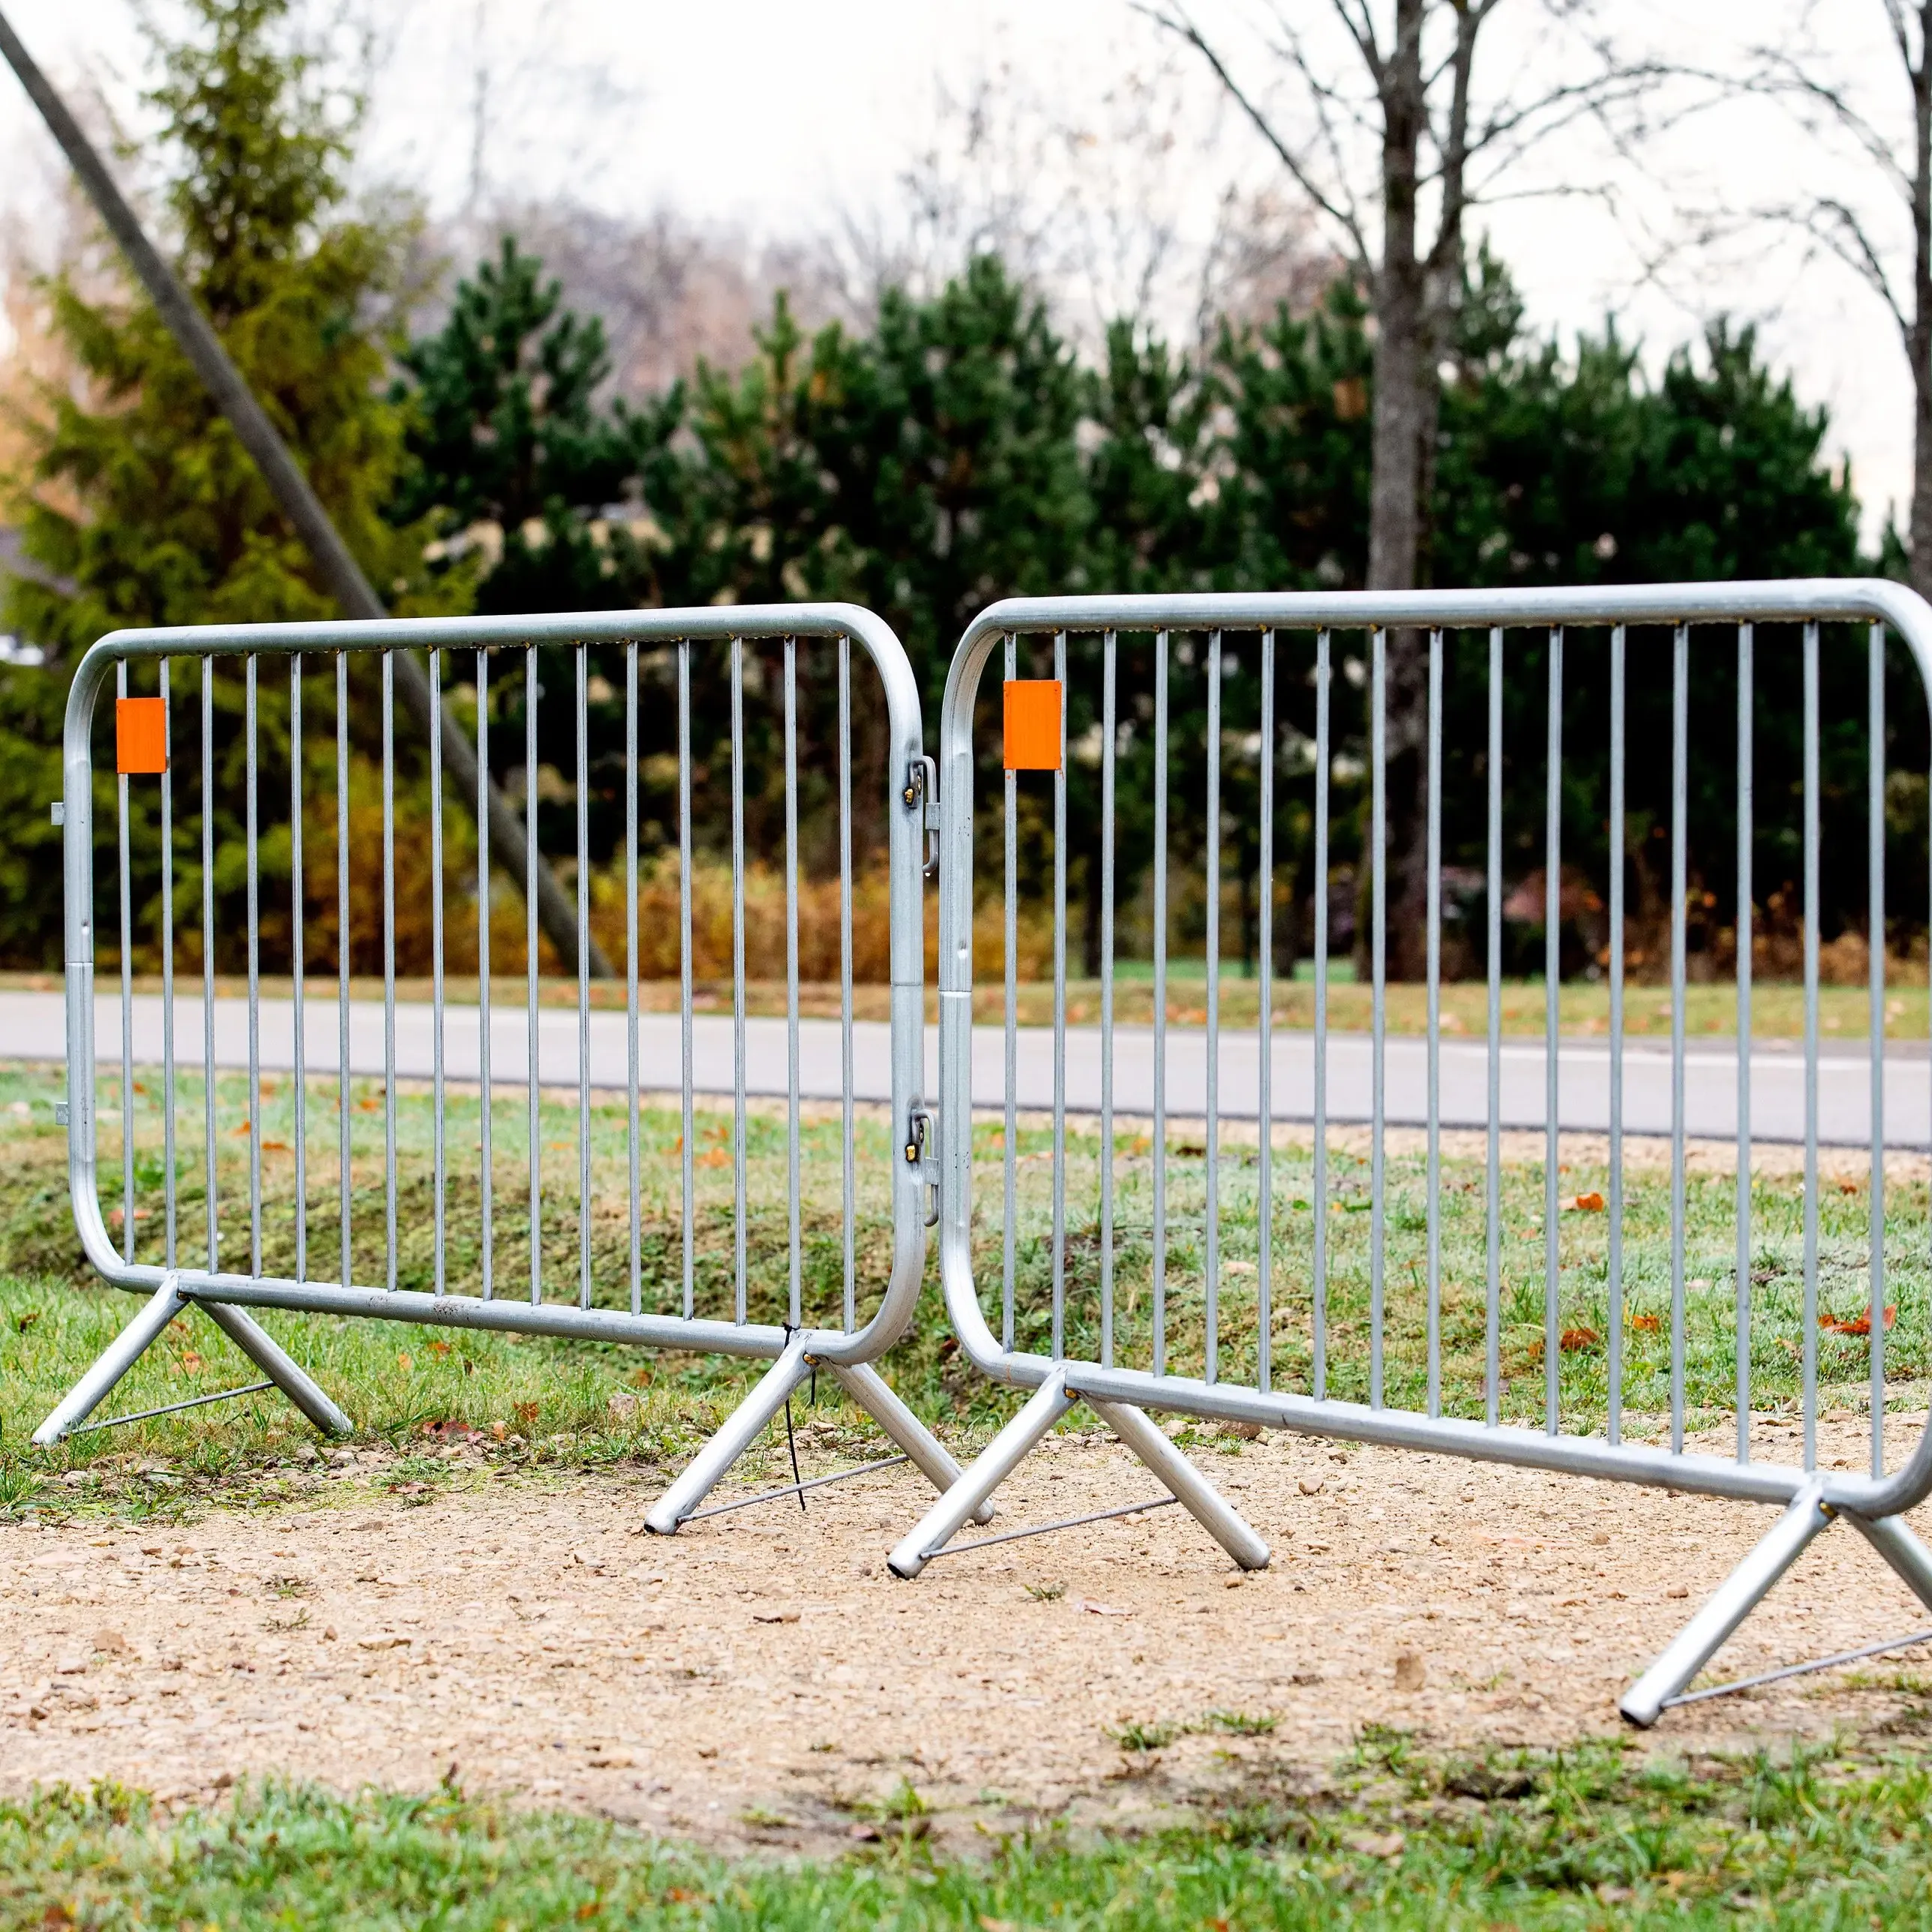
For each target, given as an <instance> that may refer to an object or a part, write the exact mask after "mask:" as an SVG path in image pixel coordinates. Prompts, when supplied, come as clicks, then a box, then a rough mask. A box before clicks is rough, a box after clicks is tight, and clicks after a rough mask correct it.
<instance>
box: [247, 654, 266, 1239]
mask: <svg viewBox="0 0 1932 1932" xmlns="http://www.w3.org/2000/svg"><path fill="white" fill-rule="evenodd" d="M242 682H243V688H244V693H245V695H244V697H243V700H242V703H243V710H244V714H245V715H244V718H243V724H242V733H243V741H244V742H243V746H242V759H243V763H244V768H245V769H244V776H245V791H246V794H247V796H246V802H245V811H246V812H247V814H248V817H247V821H246V823H247V832H246V839H247V844H246V849H245V857H246V860H247V865H248V1268H249V1272H250V1273H251V1274H260V1273H261V1272H262V940H261V932H262V886H261V841H260V829H261V827H260V743H259V724H260V718H259V714H258V712H257V698H258V693H257V658H255V656H254V654H253V653H252V652H251V654H250V655H248V657H247V658H244V659H243V660H242Z"/></svg>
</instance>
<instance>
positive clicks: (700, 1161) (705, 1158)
mask: <svg viewBox="0 0 1932 1932" xmlns="http://www.w3.org/2000/svg"><path fill="white" fill-rule="evenodd" d="M697 1165H698V1166H700V1167H729V1166H730V1165H731V1156H730V1153H729V1151H727V1149H725V1148H711V1149H710V1150H709V1152H707V1153H704V1154H700V1155H699V1156H698V1157H697Z"/></svg>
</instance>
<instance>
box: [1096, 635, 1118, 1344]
mask: <svg viewBox="0 0 1932 1932" xmlns="http://www.w3.org/2000/svg"><path fill="white" fill-rule="evenodd" d="M1100 649H1101V656H1102V663H1101V672H1100V686H1101V690H1100V1365H1101V1367H1103V1368H1109V1369H1111V1368H1112V1367H1113V1366H1114V733H1115V725H1114V704H1115V686H1114V679H1115V654H1116V651H1117V649H1118V643H1117V639H1116V636H1115V633H1114V632H1113V631H1108V632H1107V633H1106V636H1105V637H1103V639H1102V640H1101V646H1100Z"/></svg>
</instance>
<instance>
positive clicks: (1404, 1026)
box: [0, 947, 1926, 1057]
mask: <svg viewBox="0 0 1932 1932" xmlns="http://www.w3.org/2000/svg"><path fill="white" fill-rule="evenodd" d="M931 951H932V949H931V947H929V948H928V967H927V971H928V973H929V974H930V973H931V971H932V965H931ZM1069 972H1070V976H1071V977H1069V979H1068V980H1067V1019H1068V1020H1069V1021H1070V1022H1071V1023H1072V1024H1073V1025H1076V1026H1097V1025H1099V1024H1100V983H1099V982H1098V981H1097V980H1088V979H1083V978H1081V977H1079V972H1078V966H1077V962H1070V965H1069ZM1892 972H1893V975H1894V983H1893V984H1892V985H1891V987H1890V989H1889V990H1888V993H1887V995H1886V998H1885V1037H1887V1038H1888V1039H1889V1040H1923V1039H1924V1038H1925V1037H1926V1032H1925V1016H1926V989H1925V988H1924V986H1923V985H1921V984H1920V983H1919V980H1918V972H1917V971H1916V969H1914V968H1911V967H1909V966H1905V967H1901V966H1899V965H1896V964H1894V967H1893V968H1892ZM1901 976H1903V977H1901ZM60 984H61V982H60V980H59V979H58V977H57V976H55V975H51V974H21V973H10V974H0V988H7V987H15V986H17V987H21V988H31V989H38V990H40V991H43V992H55V991H58V989H59V986H60ZM134 984H135V987H136V990H137V991H139V992H146V993H158V992H160V980H159V979H158V978H144V977H137V978H136V980H135V982H134ZM215 986H216V989H217V993H218V994H219V995H220V996H221V997H223V998H242V997H243V996H245V995H246V993H247V992H248V983H247V982H246V981H245V980H239V979H226V978H217V980H216V982H215ZM116 987H118V980H115V979H114V977H113V974H112V973H111V971H110V972H109V973H108V974H107V975H106V976H105V977H104V978H103V979H102V980H101V990H102V991H103V992H110V991H113V990H115V989H116ZM176 990H177V992H178V994H179V995H181V997H183V998H187V997H190V996H191V997H193V998H199V995H200V990H201V983H200V981H199V979H198V978H197V977H195V976H194V975H193V974H191V973H188V972H185V971H184V973H183V974H182V975H181V978H180V979H179V980H178V983H177V988H176ZM396 991H397V995H398V998H402V999H407V1000H415V1001H428V999H429V998H430V995H431V983H430V982H429V981H428V980H398V982H397V985H396ZM263 992H265V994H266V995H269V996H270V997H272V998H281V999H286V998H288V997H289V994H290V981H289V980H287V979H286V978H283V979H279V980H278V979H275V978H272V977H265V978H264V979H263ZM308 992H309V996H310V997H311V998H313V999H319V1000H333V999H334V998H335V992H336V985H335V981H334V980H311V981H310V982H309V983H308ZM527 992H528V986H527V983H526V981H525V980H523V979H521V978H520V977H516V976H514V975H505V976H504V977H500V978H498V977H492V979H491V981H490V998H491V999H492V1001H494V1002H495V1003H496V1004H497V1005H499V1006H503V1007H516V1008H520V1007H522V1005H523V1002H524V1000H525V998H526V995H527ZM476 995H477V987H476V982H475V980H474V979H473V978H472V979H469V980H463V979H459V978H455V977H452V978H451V979H450V980H449V982H448V983H447V986H446V998H448V999H449V1001H451V1002H452V1004H455V1003H458V1002H461V1003H463V1004H468V1005H471V1006H474V1005H475V1003H476ZM350 997H351V998H353V999H359V1000H380V998H382V997H383V983H382V982H381V980H352V981H351V982H350ZM627 997H628V995H627V992H626V989H625V986H624V985H623V983H622V981H621V980H599V981H593V982H592V985H591V989H590V1004H592V1006H593V1007H604V1008H607V1009H614V1010H621V1009H622V1007H623V1006H624V1004H625V1000H626V998H627ZM852 997H853V1013H855V1014H856V1016H857V1017H858V1018H859V1019H873V1020H883V1019H889V1018H890V1016H891V1011H892V1002H891V992H890V989H889V988H887V987H885V986H855V987H854V988H853V996H852ZM1489 998H1490V996H1489V989H1488V987H1487V986H1486V985H1484V983H1481V982H1480V981H1472V980H1460V981H1454V982H1451V983H1450V984H1448V985H1447V986H1444V987H1443V989H1442V1014H1443V1025H1444V1028H1445V1031H1448V1032H1451V1033H1454V1034H1465V1035H1467V1036H1469V1037H1472V1038H1481V1037H1484V1036H1485V1035H1486V1034H1487V1031H1488V1028H1489V1024H1490V1020H1489V1013H1490V1007H1489ZM1260 999H1261V989H1260V983H1259V981H1257V980H1250V979H1245V978H1244V977H1242V974H1241V966H1240V964H1239V962H1235V963H1234V964H1233V965H1229V964H1228V963H1226V962H1223V967H1222V973H1221V1022H1222V1024H1223V1025H1225V1026H1230V1027H1248V1028H1252V1027H1253V1026H1254V1025H1256V1022H1257V1019H1258V1018H1259V1013H1260ZM1207 1000H1208V987H1207V977H1206V974H1205V971H1204V970H1203V968H1202V962H1200V961H1199V960H1198V959H1184V960H1176V961H1175V962H1172V971H1171V973H1170V974H1169V983H1168V990H1167V1014H1168V1019H1169V1021H1170V1022H1172V1023H1173V1024H1174V1025H1177V1026H1184V1027H1200V1026H1205V1025H1206V1024H1207V1019H1208V1004H1207ZM938 1002H939V996H938V994H937V993H936V992H931V991H929V992H928V993H927V995H926V1018H927V1019H928V1020H929V1022H936V1021H937V1020H938V1017H939V1009H938ZM1273 1002H1274V1004H1273V1009H1272V1010H1273V1013H1274V1024H1275V1025H1277V1027H1280V1028H1310V1027H1312V1026H1313V1025H1314V1024H1315V988H1314V986H1313V984H1312V983H1310V982H1309V981H1307V980H1289V979H1288V978H1287V977H1285V976H1283V977H1277V980H1276V981H1275V983H1274V994H1273ZM538 1003H539V1004H541V1005H543V1006H546V1007H573V1008H574V1006H575V1005H576V1003H577V983H576V981H575V980H556V979H553V980H544V981H542V982H541V983H539V986H538ZM637 1003H638V1005H639V1007H640V1009H641V1010H643V1011H644V1012H646V1013H676V1011H677V1010H678V986H677V983H676V981H675V980H644V981H643V982H642V983H640V986H639V987H638V989H637ZM694 1004H695V1005H696V1007H697V1010H698V1011H699V1012H700V1013H730V1011H731V1010H732V1002H731V989H730V984H729V983H728V982H725V983H719V982H709V983H706V982H700V983H698V984H697V986H696V988H695V989H694ZM1818 1004H1819V1029H1820V1034H1822V1035H1823V1037H1825V1038H1826V1039H1827V1040H1861V1039H1863V1038H1864V1037H1866V1036H1867V1034H1868V1033H1869V1031H1870V998H1869V997H1868V995H1867V992H1866V990H1865V989H1864V987H1863V986H1821V987H1820V989H1818ZM1387 1010H1388V1028H1389V1030H1390V1031H1391V1032H1392V1033H1398V1034H1421V1033H1423V1032H1424V1031H1427V1025H1428V1016H1429V1007H1428V998H1427V989H1426V988H1424V987H1423V986H1416V985H1410V984H1398V985H1392V986H1390V987H1389V988H1388V1001H1387ZM745 1011H746V1012H747V1013H752V1014H765V1015H778V1016H782V1015H783V1014H784V1011H785V988H784V982H783V981H782V980H778V981H771V980H760V981H754V983H751V984H750V985H749V986H747V987H746V989H745ZM799 1011H800V1012H801V1013H803V1014H805V1015H806V1016H808V1017H816V1018H818V1019H837V1017H838V1012H839V991H838V987H837V986H836V985H829V986H828V985H823V984H808V985H805V986H801V987H800V989H799ZM973 1013H974V1019H976V1020H977V1021H979V1022H980V1023H981V1024H982V1025H996V1024H998V1022H1000V1021H1001V1020H1003V1019H1004V1018H1005V1016H1006V992H1005V988H1004V983H1003V982H1002V981H1001V980H1000V978H999V976H998V972H997V971H995V972H994V973H993V974H992V977H991V978H990V979H988V978H987V977H986V976H985V975H984V974H983V975H982V983H980V984H979V985H978V986H975V988H974V993H973ZM1372 1014H1373V989H1372V988H1371V987H1370V986H1367V985H1365V984H1364V985H1358V984H1356V983H1354V982H1352V981H1349V980H1331V983H1330V984H1329V988H1328V1024H1329V1025H1330V1026H1331V1027H1333V1028H1335V1029H1337V1031H1348V1032H1354V1033H1366V1032H1367V1031H1368V1029H1369V1027H1370V1024H1371V1019H1372ZM1559 1014H1560V1017H1559V1025H1560V1026H1561V1028H1562V1031H1564V1032H1565V1034H1570V1035H1572V1036H1575V1037H1581V1038H1589V1039H1595V1038H1607V1037H1609V1034H1610V988H1609V986H1607V985H1606V984H1604V983H1589V982H1586V981H1577V982H1573V983H1568V984H1566V985H1565V986H1563V987H1562V989H1560V992H1559ZM1114 1016H1115V1019H1116V1021H1118V1023H1119V1024H1120V1025H1123V1026H1150V1025H1152V1024H1153V1022H1154V985H1153V981H1152V978H1151V974H1150V972H1149V971H1148V968H1147V967H1146V965H1145V962H1138V961H1136V962H1125V964H1124V968H1123V970H1122V971H1120V972H1119V973H1118V974H1117V975H1116V977H1115V989H1114ZM1737 1018H1738V1003H1737V992H1736V988H1735V987H1733V986H1732V985H1730V983H1729V982H1727V981H1726V982H1718V983H1712V984H1709V985H1704V986H1687V987H1686V988H1685V1001H1684V1024H1685V1031H1687V1032H1688V1033H1689V1034H1693V1035H1695V1036H1697V1037H1721V1036H1724V1035H1734V1034H1736V1031H1737ZM1019 1019H1020V1023H1021V1024H1022V1025H1024V1026H1051V1025H1052V1023H1053V986H1052V982H1051V981H1050V980H1049V981H1044V982H1042V981H1028V982H1024V983H1022V985H1021V986H1020V987H1019ZM1624 1028H1625V1031H1626V1032H1627V1033H1628V1034H1630V1035H1631V1037H1633V1038H1637V1037H1642V1038H1645V1039H1656V1038H1659V1037H1661V1038H1664V1039H1666V1040H1667V1039H1668V1038H1669V1037H1670V988H1669V987H1668V986H1652V985H1648V984H1643V983H1637V982H1635V981H1633V982H1632V983H1631V984H1630V985H1629V986H1627V987H1626V988H1625V993H1624ZM1502 1030H1503V1031H1504V1033H1505V1034H1507V1035H1508V1036H1510V1037H1512V1038H1515V1037H1523V1036H1535V1037H1538V1038H1541V1036H1542V1034H1543V1030H1544V994H1543V982H1542V981H1541V980H1508V981H1505V983H1504V985H1503V988H1502ZM1751 1031H1752V1034H1753V1036H1754V1037H1755V1038H1757V1039H1759V1040H1799V1039H1802V1037H1803V1036H1804V1032H1805V989H1803V987H1802V986H1798V985H1795V984H1791V983H1785V982H1782V981H1764V982H1761V983H1759V984H1758V985H1757V986H1756V988H1755V989H1754V992H1753V996H1752V1002H1751ZM330 1050H331V1049H330V1048H329V1043H327V1042H326V1041H325V1042H321V1043H318V1045H317V1049H316V1051H317V1053H318V1055H321V1056H323V1057H326V1054H327V1053H328V1052H329V1051H330ZM112 1051H113V1046H112V1043H110V1042H107V1041H104V1042H103V1043H102V1046H101V1052H102V1053H103V1055H107V1054H110V1053H111V1052H112Z"/></svg>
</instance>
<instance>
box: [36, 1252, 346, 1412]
mask: <svg viewBox="0 0 1932 1932" xmlns="http://www.w3.org/2000/svg"><path fill="white" fill-rule="evenodd" d="M195 1305H196V1304H194V1303H193V1301H191V1300H190V1298H188V1297H187V1296H186V1295H183V1294H182V1293H181V1289H180V1286H179V1284H178V1282H177V1280H176V1279H175V1277H174V1276H172V1275H171V1274H169V1275H163V1277H161V1285H160V1287H158V1288H157V1289H155V1290H154V1293H153V1294H152V1295H150V1296H149V1297H148V1299H147V1301H145V1302H144V1303H143V1304H142V1307H141V1310H140V1312H139V1313H138V1314H137V1315H136V1316H135V1317H134V1319H133V1321H131V1322H129V1323H128V1325H127V1327H126V1328H124V1329H122V1330H121V1332H120V1334H118V1335H117V1336H115V1338H114V1339H113V1341H112V1342H110V1343H109V1344H108V1345H107V1347H106V1348H105V1349H103V1350H102V1351H101V1358H100V1359H99V1360H98V1361H97V1362H95V1364H94V1366H93V1367H92V1368H91V1369H89V1370H88V1372H87V1373H86V1375H84V1376H82V1377H81V1379H80V1381H79V1382H77V1383H75V1384H74V1388H73V1389H72V1391H71V1392H70V1393H69V1394H68V1395H67V1396H66V1397H64V1398H63V1399H62V1401H61V1402H60V1403H58V1406H56V1407H55V1409H54V1412H53V1413H52V1415H49V1417H48V1418H47V1419H46V1421H44V1422H43V1423H42V1424H40V1427H39V1428H37V1430H34V1445H35V1447H36V1448H41V1449H48V1448H52V1446H53V1445H54V1444H55V1443H56V1442H59V1441H61V1440H62V1439H63V1438H64V1437H65V1436H71V1435H72V1434H73V1433H74V1431H75V1430H77V1429H79V1428H80V1427H81V1426H82V1424H84V1423H85V1422H86V1421H87V1418H89V1416H90V1415H92V1414H93V1413H94V1412H95V1410H96V1409H98V1408H99V1407H100V1406H101V1403H103V1402H104V1401H105V1400H107V1397H108V1395H109V1394H110V1392H111V1391H113V1388H114V1386H115V1384H116V1383H117V1382H119V1381H120V1380H121V1377H122V1376H124V1375H126V1374H127V1371H128V1370H130V1369H131V1368H132V1367H133V1366H134V1364H136V1362H137V1361H139V1360H140V1358H142V1355H145V1354H146V1352H148V1349H150V1348H151V1347H152V1346H154V1343H155V1342H156V1340H158V1338H159V1337H160V1334H161V1331H163V1329H164V1328H166V1327H167V1325H168V1324H169V1322H172V1320H173V1319H175V1316H177V1315H178V1314H180V1313H181V1311H182V1310H184V1309H185V1308H189V1307H194V1306H195ZM199 1306H200V1307H201V1308H202V1310H203V1312H204V1313H205V1314H206V1315H207V1316H208V1319H209V1320H210V1321H211V1322H213V1323H214V1325H215V1326H216V1327H217V1328H219V1329H220V1330H221V1331H222V1332H223V1334H226V1336H227V1337H229V1340H231V1341H233V1343H234V1344H235V1345H236V1347H237V1348H239V1349H240V1350H241V1351H242V1353H243V1354H244V1355H247V1356H248V1358H249V1359H250V1360H251V1361H253V1362H254V1364H255V1365H256V1367H258V1368H259V1369H260V1370H261V1371H262V1373H263V1375H264V1376H266V1378H267V1379H268V1381H269V1382H272V1383H273V1384H274V1385H275V1387H277V1388H279V1389H280V1390H281V1391H282V1393H283V1394H284V1395H286V1396H287V1397H288V1399H289V1400H290V1401H291V1402H292V1403H294V1404H295V1406H296V1408H298V1409H300V1410H301V1411H302V1414H303V1415H305V1416H307V1417H308V1419H309V1420H310V1421H311V1422H312V1423H314V1424H315V1426H316V1427H317V1428H318V1429H319V1430H321V1431H322V1432H323V1434H324V1435H326V1436H347V1435H350V1434H351V1433H353V1430H354V1428H355V1425H354V1424H353V1423H352V1422H351V1421H350V1420H349V1418H348V1417H347V1416H346V1415H344V1414H343V1412H341V1409H338V1408H337V1407H336V1406H335V1403H332V1402H331V1401H330V1400H329V1397H327V1396H326V1395H325V1394H323V1392H322V1391H321V1389H320V1388H318V1387H317V1385H316V1384H315V1382H313V1381H312V1380H311V1379H310V1377H309V1376H308V1374H307V1373H305V1371H304V1370H302V1369H301V1368H300V1367H298V1366H297V1365H296V1363H295V1362H294V1361H293V1360H291V1359H290V1357H289V1355H287V1353H286V1352H284V1350H283V1349H282V1348H281V1346H279V1344H278V1343H276V1342H275V1340H274V1339H273V1337H271V1336H270V1335H269V1333H268V1332H267V1331H266V1330H265V1329H264V1328H263V1327H262V1325H260V1323H259V1322H257V1321H255V1320H254V1318H253V1317H252V1316H248V1315H245V1314H244V1313H242V1310H240V1309H239V1308H230V1307H227V1306H226V1305H225V1304H223V1303H220V1302H212V1301H209V1302H202V1303H201V1304H199ZM251 1386H252V1385H251ZM243 1392H244V1391H241V1390H239V1389H231V1390H229V1391H226V1393H227V1394H231V1395H239V1394H242V1393H243ZM220 1400H221V1397H219V1396H196V1397H193V1398H191V1399H190V1400H188V1401H187V1402H181V1403H168V1404H167V1405H166V1406H165V1407H163V1408H162V1409H151V1410H146V1411H144V1412H142V1415H141V1416H140V1417H135V1416H122V1417H114V1418H110V1421H127V1422H132V1421H139V1420H145V1417H146V1416H148V1415H167V1414H168V1413H169V1412H170V1411H172V1410H175V1409H193V1408H197V1407H199V1406H200V1405H201V1404H202V1403H205V1402H218V1401H220ZM94 1427H96V1428H97V1429H100V1428H105V1427H108V1424H106V1423H96V1424H95V1425H94Z"/></svg>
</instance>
